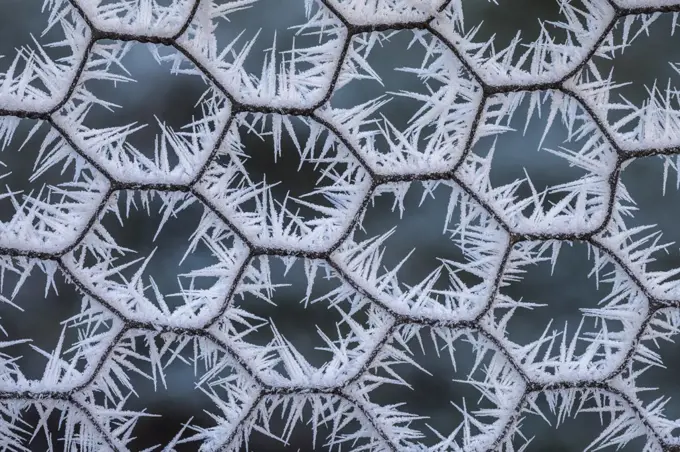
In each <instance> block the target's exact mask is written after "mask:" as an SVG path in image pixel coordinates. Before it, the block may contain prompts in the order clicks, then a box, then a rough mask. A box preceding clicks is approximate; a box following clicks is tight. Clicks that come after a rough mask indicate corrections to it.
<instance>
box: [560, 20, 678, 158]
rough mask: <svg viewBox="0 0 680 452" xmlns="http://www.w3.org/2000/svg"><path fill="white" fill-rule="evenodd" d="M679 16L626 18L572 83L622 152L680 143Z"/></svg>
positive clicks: (568, 84) (571, 85) (570, 81)
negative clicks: (678, 131) (678, 125)
mask: <svg viewBox="0 0 680 452" xmlns="http://www.w3.org/2000/svg"><path fill="white" fill-rule="evenodd" d="M676 14H677V13H670V12H668V13H665V14H660V13H654V14H641V15H635V14H633V15H624V16H623V17H621V18H620V19H618V20H617V21H616V24H615V25H614V27H613V28H612V30H611V31H610V32H609V34H608V35H607V36H606V37H605V39H604V40H603V42H602V44H601V45H600V46H599V47H598V49H597V51H596V52H595V54H594V55H593V57H592V58H591V60H590V61H589V62H588V64H586V65H585V66H584V67H583V68H582V69H581V70H580V71H579V72H577V73H576V74H575V75H574V76H573V77H572V78H571V79H570V80H568V82H567V87H569V88H571V89H573V90H574V91H576V92H578V93H579V94H580V95H581V96H582V97H583V98H584V99H585V101H586V102H587V103H588V105H589V106H590V108H592V109H593V110H594V111H595V112H596V114H597V115H598V116H599V117H600V118H601V119H602V121H603V122H604V123H605V124H606V125H607V127H608V129H609V130H610V132H611V133H612V134H613V136H614V138H615V139H616V140H617V142H618V143H619V145H620V146H621V147H622V148H623V149H626V150H639V149H643V148H647V147H665V146H678V145H680V139H678V134H677V124H678V121H680V95H679V94H678V89H679V88H680V63H678V62H677V61H678V59H679V58H680V50H678V49H679V48H680V47H679V46H678V42H679V41H678V31H679V30H678V28H677V27H678V24H677V23H676V19H675V16H676ZM649 49H654V52H650V51H649Z"/></svg>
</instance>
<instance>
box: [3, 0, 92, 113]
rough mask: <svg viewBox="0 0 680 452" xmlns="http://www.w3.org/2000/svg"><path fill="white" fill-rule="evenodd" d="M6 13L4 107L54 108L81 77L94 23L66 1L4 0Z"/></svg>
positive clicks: (10, 108)
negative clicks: (90, 24) (79, 74)
mask: <svg viewBox="0 0 680 452" xmlns="http://www.w3.org/2000/svg"><path fill="white" fill-rule="evenodd" d="M0 14H1V15H2V16H6V17H11V20H7V21H5V23H3V26H2V28H1V29H0V42H2V52H3V54H0V86H1V88H0V109H7V110H21V111H32V112H39V113H46V112H49V111H50V110H51V109H52V108H54V107H56V106H57V104H59V102H61V101H62V100H63V99H64V97H65V96H66V95H67V93H68V90H69V87H70V85H71V83H72V82H73V79H74V78H75V77H76V72H77V70H78V66H79V64H80V63H81V61H82V59H83V58H84V57H85V52H86V50H87V47H88V43H89V40H90V35H91V33H90V29H89V28H88V26H87V24H86V23H85V20H83V18H82V17H81V16H80V15H79V14H78V12H77V11H76V9H75V8H73V6H72V5H71V4H70V3H69V2H64V1H56V2H55V1H48V2H41V1H24V0H4V1H3V2H2V4H1V5H0ZM5 52H7V53H5Z"/></svg>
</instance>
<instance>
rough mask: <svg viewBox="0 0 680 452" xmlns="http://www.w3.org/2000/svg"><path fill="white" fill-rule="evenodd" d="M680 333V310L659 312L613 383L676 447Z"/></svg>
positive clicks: (679, 425) (678, 440) (679, 438)
mask: <svg viewBox="0 0 680 452" xmlns="http://www.w3.org/2000/svg"><path fill="white" fill-rule="evenodd" d="M678 333H680V310H678V309H676V308H666V309H661V310H659V311H657V312H656V313H655V314H654V315H653V316H652V318H651V319H650V321H649V323H648V324H647V326H646V328H645V330H644V331H643V333H642V335H641V337H640V341H639V342H638V343H637V344H636V347H635V353H634V354H633V357H632V359H631V360H630V362H629V364H628V366H627V367H626V368H625V369H624V371H623V372H621V374H620V375H618V376H617V377H616V379H615V381H614V383H613V385H614V386H615V387H616V388H617V389H620V390H621V391H622V392H623V393H624V394H626V396H627V397H628V398H629V399H630V400H631V402H632V404H633V405H634V406H635V407H636V408H637V409H639V410H640V411H641V412H642V413H644V414H645V419H646V420H647V421H648V422H649V423H650V424H651V425H652V426H653V427H654V429H655V430H656V431H657V432H659V434H660V435H661V437H662V438H663V439H664V440H665V441H667V442H669V443H671V444H676V445H678V444H680V405H678V403H677V401H678V400H679V398H678V396H679V395H680V384H679V383H680V382H679V381H678V372H680V362H678V359H677V356H678V353H679V352H680V348H679V347H678Z"/></svg>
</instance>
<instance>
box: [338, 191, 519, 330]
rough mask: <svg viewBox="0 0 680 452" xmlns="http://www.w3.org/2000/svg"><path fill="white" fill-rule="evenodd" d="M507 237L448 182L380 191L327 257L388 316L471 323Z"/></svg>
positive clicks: (488, 288)
mask: <svg viewBox="0 0 680 452" xmlns="http://www.w3.org/2000/svg"><path fill="white" fill-rule="evenodd" d="M507 245H508V235H507V233H506V232H505V231H504V230H503V229H502V228H501V227H500V226H499V225H498V224H497V223H496V221H495V220H494V219H493V218H492V217H491V216H490V215H489V214H488V213H487V212H486V211H485V210H484V209H482V208H481V207H480V206H479V205H478V204H476V203H475V201H474V200H473V199H472V198H470V197H469V196H468V195H467V194H466V193H465V191H463V190H462V189H461V188H460V187H458V186H457V185H455V184H453V183H451V182H447V181H438V182H422V183H421V182H410V183H409V182H403V183H394V184H385V185H381V186H379V187H378V188H377V189H376V191H375V192H374V193H373V196H372V198H371V200H370V201H369V203H368V205H367V206H366V209H365V210H364V211H363V212H362V214H361V217H360V218H359V221H358V223H357V224H356V225H355V226H354V228H353V229H352V231H351V232H350V235H349V236H348V238H347V240H345V241H344V242H343V243H342V244H341V245H340V247H339V248H338V249H337V250H336V251H335V252H334V253H333V255H332V259H333V261H334V262H336V263H337V264H338V265H339V266H340V267H341V268H342V269H343V270H344V271H345V272H346V273H347V274H348V275H349V276H350V277H351V278H352V279H354V280H355V281H357V282H358V284H359V285H361V286H362V288H363V289H364V290H365V291H367V292H368V293H370V294H371V295H373V296H374V297H376V298H377V299H378V300H380V301H381V302H382V303H384V304H385V305H387V306H388V307H389V308H390V309H392V310H393V311H395V312H397V313H399V314H403V315H410V316H413V317H417V318H430V319H436V320H441V321H446V320H453V321H457V320H472V319H474V318H475V317H476V316H477V315H478V314H479V313H480V312H481V311H482V310H483V309H484V307H485V304H486V303H487V301H488V298H489V296H490V295H491V291H492V289H493V287H494V280H495V279H496V276H497V274H498V272H499V267H500V265H501V260H502V257H503V254H504V253H505V251H506V249H507Z"/></svg>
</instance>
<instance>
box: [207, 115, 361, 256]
mask: <svg viewBox="0 0 680 452" xmlns="http://www.w3.org/2000/svg"><path fill="white" fill-rule="evenodd" d="M370 183H371V182H370V178H369V175H368V172H367V171H366V170H365V169H364V168H363V167H362V166H361V165H360V164H359V162H358V161H357V160H356V158H355V157H354V156H353V155H352V154H351V153H350V152H349V150H348V149H347V148H346V147H345V146H344V145H343V144H342V143H341V142H340V140H338V138H337V137H335V135H333V134H332V133H331V132H330V131H329V130H327V129H326V128H325V127H323V126H322V125H321V124H319V123H317V122H315V121H313V120H310V119H307V118H303V117H297V116H283V115H278V114H271V115H270V114H266V115H264V114H259V113H255V114H250V113H249V114H241V115H238V116H237V117H236V118H235V119H234V122H233V124H232V126H231V127H230V129H229V132H228V134H227V137H226V138H225V141H224V143H223V146H222V147H221V149H220V151H219V154H218V156H217V158H216V159H215V160H214V161H213V163H212V164H211V165H210V167H209V168H208V170H207V171H206V173H205V175H204V176H203V178H202V180H201V181H200V185H199V190H201V191H202V192H203V194H204V195H205V196H206V197H207V198H208V199H210V200H211V201H213V202H214V203H215V205H216V207H217V208H218V209H219V210H220V211H221V212H222V213H223V214H224V215H225V216H226V217H227V218H229V219H230V220H232V221H233V222H234V223H235V224H237V225H238V227H239V228H241V230H242V231H243V232H244V233H245V235H246V236H247V237H248V238H249V239H250V240H251V241H252V242H253V243H254V244H256V245H258V246H264V247H282V248H290V249H304V250H313V251H323V250H325V249H328V248H330V247H331V246H332V245H334V243H335V241H337V240H338V239H339V238H340V235H341V234H342V233H343V232H344V230H345V229H346V228H347V227H348V226H349V223H350V221H351V219H352V217H353V216H354V214H355V212H356V210H357V209H358V207H359V205H360V203H361V202H362V200H363V198H364V196H365V194H366V192H367V191H368V189H369V186H370Z"/></svg>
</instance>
